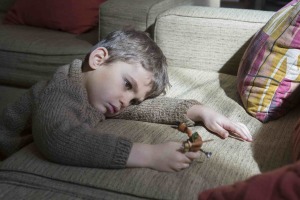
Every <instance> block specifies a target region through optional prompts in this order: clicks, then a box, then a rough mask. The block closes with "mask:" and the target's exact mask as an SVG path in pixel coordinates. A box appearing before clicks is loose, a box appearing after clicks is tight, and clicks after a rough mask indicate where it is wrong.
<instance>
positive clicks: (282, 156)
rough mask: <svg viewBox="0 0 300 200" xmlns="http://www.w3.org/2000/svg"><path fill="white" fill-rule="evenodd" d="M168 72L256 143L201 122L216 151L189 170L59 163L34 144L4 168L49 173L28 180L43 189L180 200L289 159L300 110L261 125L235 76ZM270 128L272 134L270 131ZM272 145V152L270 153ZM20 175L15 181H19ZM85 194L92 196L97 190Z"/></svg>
mask: <svg viewBox="0 0 300 200" xmlns="http://www.w3.org/2000/svg"><path fill="white" fill-rule="evenodd" d="M178 74H180V75H181V76H178ZM169 75H170V81H171V83H172V85H173V86H172V88H171V89H170V91H169V92H168V95H167V96H170V97H175V98H176V97H177V98H186V99H189V98H194V99H196V100H199V101H200V102H202V103H203V104H205V105H207V106H210V107H212V108H214V109H215V110H217V111H218V112H221V113H222V114H224V115H226V116H228V117H229V118H230V119H232V120H235V121H239V122H242V123H245V124H246V126H247V127H248V128H249V129H250V130H251V134H252V135H253V138H254V141H253V142H252V143H248V142H240V141H238V140H235V139H232V138H228V139H226V140H222V139H220V138H219V137H217V136H215V135H213V134H211V133H209V132H208V131H207V130H206V129H205V128H204V127H202V126H201V125H200V126H199V125H197V126H195V127H192V130H194V131H198V132H199V133H200V134H201V136H202V138H203V140H206V139H214V140H213V141H212V142H208V143H205V144H204V145H203V149H204V150H206V151H211V152H212V153H213V156H212V157H211V158H210V159H207V158H205V157H204V155H202V156H201V158H200V159H199V160H198V161H195V162H193V163H192V165H191V166H190V168H188V169H187V170H183V171H181V172H178V173H165V172H157V171H155V170H151V169H147V168H144V169H143V168H139V169H134V168H127V169H124V170H123V169H122V170H108V169H96V168H76V167H70V166H64V165H57V164H55V163H51V162H48V161H47V160H46V159H44V158H43V157H42V156H41V154H40V153H39V152H38V151H37V149H36V148H35V146H33V145H30V146H27V147H26V148H24V149H23V150H21V151H19V152H17V153H16V154H14V155H12V156H11V157H10V158H8V159H7V160H5V161H3V162H2V164H1V166H0V171H2V172H4V171H6V172H15V171H18V172H19V174H17V175H15V176H17V177H21V179H22V180H23V179H25V178H26V177H27V175H26V174H31V175H32V176H33V177H35V178H37V177H44V178H40V179H37V180H33V182H31V180H29V179H25V181H24V182H25V183H26V184H28V185H32V184H33V185H35V186H36V187H37V188H44V183H45V182H46V181H50V180H53V181H60V182H64V183H67V184H66V185H65V186H64V187H60V186H55V185H54V186H53V187H54V188H56V189H57V188H58V190H59V191H69V190H70V188H72V187H73V186H74V185H78V186H81V187H83V188H85V189H86V190H87V191H90V190H91V189H101V190H104V191H110V192H114V193H115V195H116V197H115V198H114V199H118V198H117V195H120V194H127V195H131V196H132V199H134V198H149V199H170V200H171V199H172V200H179V199H187V198H186V197H187V196H188V197H189V198H188V199H196V198H197V195H198V192H199V191H203V190H205V189H209V188H212V187H217V186H220V185H226V184H233V183H235V182H237V181H241V180H245V179H247V178H249V177H251V176H253V175H256V174H260V173H261V172H262V171H269V170H272V169H275V168H277V167H280V166H282V165H284V164H288V163H290V161H291V158H290V156H291V152H290V140H291V134H290V135H289V134H284V135H283V134H282V132H286V133H292V130H293V124H295V123H296V122H297V119H298V118H300V109H297V110H295V111H293V112H291V113H289V115H287V116H286V117H284V118H282V119H281V121H280V123H268V124H262V123H261V122H259V121H258V120H256V119H255V118H253V117H251V116H250V115H248V114H247V113H246V112H245V111H244V108H243V107H242V106H241V105H240V104H239V103H238V95H237V94H236V92H235V91H233V90H232V88H235V85H236V76H231V75H226V74H219V73H217V72H213V71H211V72H209V71H206V70H195V69H187V68H179V67H171V68H170V69H169ZM101 128H102V130H103V131H108V130H109V131H110V132H112V133H114V134H118V135H122V136H125V137H128V138H130V139H131V140H132V141H134V142H143V143H149V144H155V143H162V142H166V141H183V140H186V139H187V136H186V134H183V133H181V132H179V131H177V130H175V129H173V128H171V127H170V126H168V125H161V124H154V123H146V122H137V121H128V120H116V119H113V120H106V121H104V122H103V124H102V125H101ZM270 131H271V132H272V137H270V135H269V134H268V133H269V132H270ZM269 149H272V151H268V150H269ZM262 152H263V153H262ZM266 161H268V162H266ZM220 172H222V173H220ZM15 176H14V177H11V179H15ZM22 177H23V178H22ZM24 177H25V178H24ZM92 177H97V178H92ZM44 179H45V180H44ZM0 180H1V178H0ZM2 180H3V179H2ZM5 180H6V179H5ZM28 181H29V182H28ZM2 182H3V181H2ZM25 183H24V184H25ZM29 183H30V184H29ZM124 183H126V184H124ZM45 184H46V183H45ZM51 187H52V186H51ZM149 188H151V190H149ZM79 193H81V190H80V191H79ZM82 193H84V192H82ZM85 193H87V194H90V195H92V192H85ZM91 199H92V198H91ZM95 199H96V198H95ZM119 199H122V198H121V197H120V198H119Z"/></svg>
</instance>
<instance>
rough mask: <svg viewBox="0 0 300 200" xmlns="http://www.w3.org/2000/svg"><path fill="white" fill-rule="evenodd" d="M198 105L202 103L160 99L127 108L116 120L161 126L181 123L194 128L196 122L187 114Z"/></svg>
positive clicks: (166, 98)
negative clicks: (192, 107) (159, 124)
mask: <svg viewBox="0 0 300 200" xmlns="http://www.w3.org/2000/svg"><path fill="white" fill-rule="evenodd" d="M196 104H200V103H199V102H198V101H196V100H183V99H174V98H168V97H158V98H154V99H148V100H145V101H143V102H142V103H141V104H139V105H134V106H130V107H127V108H126V109H125V110H124V111H123V112H122V113H121V114H119V115H118V116H116V117H115V118H119V119H130V120H137V121H145V122H152V123H161V124H175V123H176V122H178V121H180V122H185V123H187V124H188V125H189V126H192V125H194V122H193V121H192V120H190V119H189V118H188V117H187V116H186V113H187V110H188V108H190V107H191V106H193V105H196Z"/></svg>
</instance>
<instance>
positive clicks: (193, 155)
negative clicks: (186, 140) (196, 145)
mask: <svg viewBox="0 0 300 200" xmlns="http://www.w3.org/2000/svg"><path fill="white" fill-rule="evenodd" d="M185 155H186V157H188V158H189V159H190V160H194V159H197V158H200V155H201V154H200V151H197V152H192V151H189V152H186V153H185Z"/></svg>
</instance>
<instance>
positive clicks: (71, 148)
mask: <svg viewBox="0 0 300 200" xmlns="http://www.w3.org/2000/svg"><path fill="white" fill-rule="evenodd" d="M81 65H82V61H81V60H74V61H73V62H72V63H71V64H70V65H65V66H62V67H60V68H59V69H58V70H57V71H56V73H55V74H54V76H53V78H52V80H50V81H49V82H41V83H38V84H36V85H35V86H33V87H32V88H31V89H30V91H29V92H28V93H26V94H25V95H24V96H23V97H21V99H20V100H19V101H17V102H16V103H15V104H13V105H12V106H10V107H8V108H7V109H6V110H11V111H10V112H5V111H4V112H5V113H3V114H2V115H3V116H2V120H1V123H2V124H1V126H0V128H1V130H3V131H4V133H5V134H1V136H0V142H1V149H0V150H1V154H3V155H4V156H9V155H11V154H12V153H14V152H16V151H17V150H18V149H20V148H21V147H23V146H24V145H26V144H28V143H29V142H31V141H32V136H31V134H30V132H29V134H27V135H25V136H26V138H23V137H24V136H23V135H22V134H23V132H24V129H25V128H26V127H27V126H28V125H30V124H31V123H32V133H33V138H34V142H35V144H36V146H37V147H38V149H39V150H40V151H41V152H42V154H43V155H44V156H45V157H46V158H48V159H49V160H51V161H53V162H56V163H60V164H65V165H73V166H82V167H97V168H124V167H125V166H126V162H127V159H128V156H129V153H130V150H131V147H132V142H131V141H130V140H129V139H127V138H125V137H120V136H116V135H114V134H111V133H109V132H102V131H101V128H99V126H100V127H101V123H100V124H99V122H101V121H103V120H105V116H104V115H103V114H102V113H100V112H99V111H98V110H97V109H95V108H94V107H93V106H92V105H91V104H89V102H88V95H87V91H86V89H85V88H84V87H82V71H81ZM193 104H198V102H197V101H194V100H189V101H187V100H180V99H171V98H156V99H150V100H147V101H144V102H143V103H141V104H140V105H138V106H131V107H129V108H128V109H126V110H125V112H124V113H123V114H121V115H119V116H117V118H122V119H130V120H140V121H147V122H154V123H166V124H172V123H175V122H177V121H184V122H187V123H188V124H189V125H192V124H193V122H192V121H191V120H189V119H188V118H187V117H186V115H185V113H186V111H187V109H188V108H189V107H190V106H191V105H193ZM31 121H32V122H31ZM96 126H97V129H95V127H96ZM7 142H10V143H8V144H7Z"/></svg>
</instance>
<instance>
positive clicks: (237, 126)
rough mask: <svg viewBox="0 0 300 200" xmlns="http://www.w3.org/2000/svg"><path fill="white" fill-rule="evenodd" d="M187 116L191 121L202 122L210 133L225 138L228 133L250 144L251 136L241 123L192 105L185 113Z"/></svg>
mask: <svg viewBox="0 0 300 200" xmlns="http://www.w3.org/2000/svg"><path fill="white" fill-rule="evenodd" d="M187 116H188V118H190V119H191V120H193V121H195V122H196V121H202V122H203V123H204V125H205V126H206V127H207V128H208V129H209V130H210V131H212V132H214V133H216V134H218V135H220V136H221V137H223V138H227V137H228V135H229V134H230V133H232V134H234V135H236V136H239V137H241V138H242V139H244V140H246V141H248V142H251V141H252V136H251V134H250V132H249V130H248V128H247V127H246V126H245V125H244V124H242V123H235V122H232V121H230V120H229V119H228V118H227V117H225V116H223V115H221V114H219V113H217V112H215V111H214V110H212V109H210V108H208V107H205V106H203V105H194V106H192V107H191V108H190V109H189V110H188V111H187Z"/></svg>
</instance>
